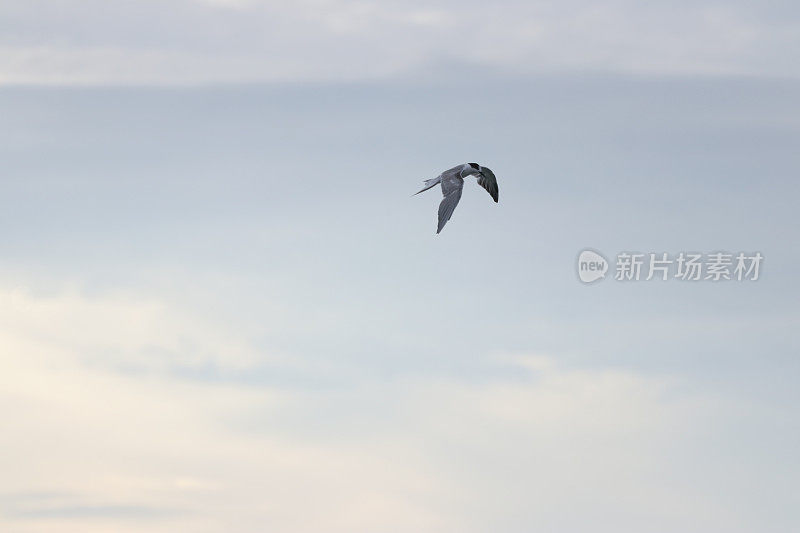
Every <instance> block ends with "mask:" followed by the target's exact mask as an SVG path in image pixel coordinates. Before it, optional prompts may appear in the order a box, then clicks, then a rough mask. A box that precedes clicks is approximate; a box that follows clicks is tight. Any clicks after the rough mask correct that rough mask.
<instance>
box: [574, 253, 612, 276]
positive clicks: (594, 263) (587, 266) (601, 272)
mask: <svg viewBox="0 0 800 533" xmlns="http://www.w3.org/2000/svg"><path fill="white" fill-rule="evenodd" d="M606 272H608V261H607V260H606V258H605V257H603V256H602V255H600V254H599V253H597V252H595V251H594V250H583V251H582V252H581V253H580V255H578V278H580V280H581V281H582V282H584V283H592V282H594V281H597V280H599V279H603V278H605V277H606Z"/></svg>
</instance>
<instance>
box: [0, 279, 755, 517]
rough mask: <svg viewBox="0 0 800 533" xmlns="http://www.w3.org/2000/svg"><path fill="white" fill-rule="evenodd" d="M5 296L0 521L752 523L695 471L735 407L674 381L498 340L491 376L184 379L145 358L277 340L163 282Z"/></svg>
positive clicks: (235, 362) (709, 463)
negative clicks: (162, 297) (335, 383)
mask: <svg viewBox="0 0 800 533" xmlns="http://www.w3.org/2000/svg"><path fill="white" fill-rule="evenodd" d="M0 297H1V298H2V300H3V301H4V306H3V308H2V315H0V354H2V356H0V373H2V375H3V379H2V381H0V416H2V419H3V421H4V423H3V428H4V429H3V432H2V435H3V437H2V441H3V442H2V446H3V450H4V451H3V454H2V456H0V470H2V471H3V476H2V478H1V479H0V526H1V527H2V529H4V530H15V531H52V530H53V529H58V530H59V531H66V532H69V531H82V532H85V531H107V530H108V529H109V528H112V529H113V530H115V531H134V530H141V528H142V527H145V526H143V524H144V523H146V524H147V525H146V527H147V529H148V531H175V530H181V531H233V530H235V531H242V532H247V531H263V530H265V529H268V530H277V531H284V532H293V531H297V532H301V531H320V530H325V531H332V532H336V531H343V532H344V531H347V532H358V531H409V530H415V531H437V532H447V531H486V530H488V529H502V530H503V531H525V530H529V529H530V528H531V527H534V526H535V527H541V528H543V529H547V530H557V531H585V530H586V528H587V527H588V526H589V525H590V524H591V525H594V526H596V529H599V530H600V531H604V530H608V531H639V530H641V529H642V527H645V526H646V525H648V524H651V525H652V522H653V520H657V521H658V524H659V526H658V527H655V530H664V531H669V530H675V529H681V530H682V531H704V532H708V531H730V530H736V524H738V523H743V522H742V518H743V517H742V514H743V512H742V510H741V508H740V507H739V506H738V505H736V502H732V501H730V500H729V499H728V497H729V496H730V495H729V494H728V493H727V492H726V488H725V487H719V486H716V487H714V490H713V491H712V490H710V489H709V486H708V485H707V484H705V483H703V482H702V481H701V480H702V478H703V477H704V476H708V475H710V474H711V473H712V472H713V471H714V469H715V468H718V467H720V466H724V465H725V463H724V461H723V462H722V463H720V460H715V459H714V458H712V457H706V456H705V455H704V453H705V452H704V450H703V444H702V442H703V441H704V440H705V439H709V438H711V439H712V440H713V439H714V438H715V437H713V435H714V433H713V431H712V430H713V428H711V429H709V427H708V420H712V419H717V420H718V422H717V424H718V425H721V427H725V420H726V418H725V417H726V416H728V415H729V414H731V412H732V409H733V407H735V406H732V405H730V404H726V403H724V402H721V400H720V399H719V398H716V397H710V396H704V395H702V394H698V393H690V392H688V391H686V390H685V389H684V388H682V387H683V385H682V384H681V383H680V382H678V381H676V380H674V379H669V378H664V377H657V376H645V375H642V374H638V373H635V372H630V371H625V370H614V369H605V370H591V369H569V368H563V367H562V366H561V365H559V364H558V363H557V362H556V360H555V359H553V358H552V357H546V356H536V357H534V356H530V355H520V356H503V357H499V358H498V361H499V362H500V363H501V364H504V365H505V366H506V367H508V369H509V370H510V371H511V374H509V375H508V376H507V377H505V378H500V377H496V378H492V379H489V380H486V381H480V382H470V381H463V380H444V379H421V378H416V379H404V380H397V381H394V380H389V381H387V380H381V379H363V378H361V379H359V380H357V381H354V382H350V383H348V384H347V385H346V386H343V387H339V388H338V389H334V390H319V389H317V388H313V387H309V388H307V389H302V388H293V389H287V388H279V387H275V386H250V385H248V386H245V385H242V384H237V383H231V382H224V381H222V382H220V381H196V380H187V379H183V378H181V377H179V376H176V375H174V374H173V373H170V372H169V371H168V368H166V366H164V365H159V364H157V362H153V361H151V358H152V355H151V353H150V351H149V347H150V346H162V347H165V349H168V350H175V351H176V352H179V353H181V352H182V351H183V350H184V347H193V346H203V345H208V346H209V347H210V348H220V349H219V350H216V349H213V350H210V351H212V352H215V353H216V352H219V353H220V354H224V353H228V352H226V350H225V349H224V348H225V347H227V346H231V345H233V346H237V347H239V348H237V349H236V350H233V353H234V356H232V357H225V356H224V355H221V356H219V357H218V359H217V363H218V365H219V367H220V368H223V369H224V368H227V367H228V366H229V365H230V366H233V367H234V368H239V369H241V368H248V367H247V365H248V364H253V361H257V360H258V359H259V357H266V356H263V355H261V354H260V352H259V351H258V350H255V349H254V348H252V347H250V345H249V342H248V340H247V336H246V335H244V334H243V333H242V332H240V331H237V328H236V326H235V325H234V324H229V323H222V322H217V323H215V322H213V321H212V322H208V321H204V320H202V319H201V318H199V317H197V316H196V315H195V314H193V313H192V312H191V311H189V310H186V309H183V308H181V307H180V305H178V304H177V303H174V302H173V303H170V304H167V303H166V302H163V301H159V300H158V299H157V298H154V297H145V296H142V295H137V294H134V293H117V294H113V295H108V294H100V295H94V296H88V295H85V294H81V293H80V292H77V291H56V292H54V293H52V294H49V295H35V294H32V293H30V292H28V291H24V290H19V289H14V290H9V289H4V290H3V291H2V293H0ZM237 338H238V340H236V339H237ZM220 339H224V340H223V341H220ZM231 339H233V340H231ZM192 351H193V350H191V349H186V352H187V355H186V357H187V361H188V363H187V364H190V363H191V362H192V361H193V360H194V358H195V357H196V356H194V355H191V353H192ZM103 353H105V354H108V355H107V357H109V358H112V359H113V358H115V357H117V356H116V355H115V354H120V353H122V354H125V358H126V359H128V360H130V361H135V360H137V359H141V360H142V361H145V362H146V363H145V365H144V366H145V368H146V369H147V371H146V372H141V373H133V374H132V373H128V372H120V371H118V369H117V368H115V366H114V365H101V364H97V360H96V358H97V357H103V356H102V354H103ZM241 353H244V354H246V357H241ZM87 355H91V357H87ZM287 364H288V363H287ZM243 365H244V366H243ZM736 415H737V419H736V420H737V423H742V420H743V419H742V416H741V414H740V413H738V412H737V413H736ZM732 486H736V483H733V484H732ZM37 495H38V496H37ZM575 509H580V513H576V512H575ZM690 523H691V524H694V525H693V526H692V527H693V528H694V529H692V527H686V526H687V524H690ZM659 528H660V529H659Z"/></svg>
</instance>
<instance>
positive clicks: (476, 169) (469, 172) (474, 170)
mask: <svg viewBox="0 0 800 533" xmlns="http://www.w3.org/2000/svg"><path fill="white" fill-rule="evenodd" d="M464 167H465V168H464V173H463V174H464V175H465V176H474V175H476V174H480V173H481V170H483V167H481V166H480V165H479V164H478V163H467V164H466V165H464Z"/></svg>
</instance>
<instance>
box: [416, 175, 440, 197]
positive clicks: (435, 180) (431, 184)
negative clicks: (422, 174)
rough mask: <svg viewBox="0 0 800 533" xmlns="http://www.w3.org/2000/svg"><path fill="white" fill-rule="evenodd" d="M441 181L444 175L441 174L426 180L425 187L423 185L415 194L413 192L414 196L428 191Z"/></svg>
mask: <svg viewBox="0 0 800 533" xmlns="http://www.w3.org/2000/svg"><path fill="white" fill-rule="evenodd" d="M441 181H442V177H441V176H436V177H435V178H431V179H429V180H425V187H423V188H422V189H420V190H419V191H417V192H415V193H414V194H412V196H416V195H418V194H419V193H421V192H425V191H427V190H428V189H430V188H431V187H435V186H436V185H439V183H441Z"/></svg>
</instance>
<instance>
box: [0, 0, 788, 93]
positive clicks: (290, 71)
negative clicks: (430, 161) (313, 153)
mask: <svg viewBox="0 0 800 533" xmlns="http://www.w3.org/2000/svg"><path fill="white" fill-rule="evenodd" d="M797 15H798V13H797V9H796V8H795V7H792V6H790V5H788V4H785V5H782V6H781V5H777V4H776V5H771V4H769V3H767V4H759V5H755V4H753V3H746V2H734V3H730V2H729V3H724V4H723V3H718V2H711V1H703V2H681V3H678V4H677V5H676V3H675V2H649V3H641V2H634V1H627V0H626V1H620V2H611V3H603V4H597V3H592V2H584V1H571V2H561V3H550V2H516V1H513V0H507V1H504V2H501V3H499V4H498V3H495V4H492V6H491V8H489V7H488V6H486V5H485V4H484V3H480V2H466V3H463V2H460V3H454V2H450V1H446V0H440V1H437V2H435V3H433V4H431V3H419V2H410V3H409V2H394V1H389V2H377V1H352V0H306V1H303V2H292V3H285V2H272V1H257V0H214V1H211V0H209V1H191V0H170V1H168V2H156V1H144V2H129V3H116V4H114V5H113V7H111V4H108V3H107V2H100V1H97V0H91V1H88V2H87V1H78V0H68V1H66V2H59V3H52V2H44V1H26V2H21V1H11V2H4V3H3V5H2V6H0V21H2V22H0V83H2V82H4V83H47V84H64V83H66V84H76V83H77V84H109V83H110V84H114V83H123V84H194V83H206V82H252V81H304V80H312V81H320V80H334V81H342V80H366V79H376V78H381V79H385V78H398V77H408V76H411V77H414V76H418V75H423V73H424V75H425V76H430V67H432V66H441V65H451V64H455V65H458V64H467V65H474V66H480V67H482V68H484V69H485V68H489V69H493V70H499V71H504V72H508V73H511V74H517V75H525V74H531V73H541V72H545V71H547V72H549V71H576V70H591V71H609V72H626V73H638V74H646V75H650V74H657V75H663V74H700V75H715V74H738V75H755V76H759V75H760V76H781V77H793V78H796V77H797V76H798V75H800V71H798V67H797V65H796V62H794V61H792V58H791V56H790V55H789V54H786V53H784V51H785V50H787V49H791V48H793V47H797V45H798V42H799V41H800V27H798V23H797V22H796V21H797V19H798V16H797Z"/></svg>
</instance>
